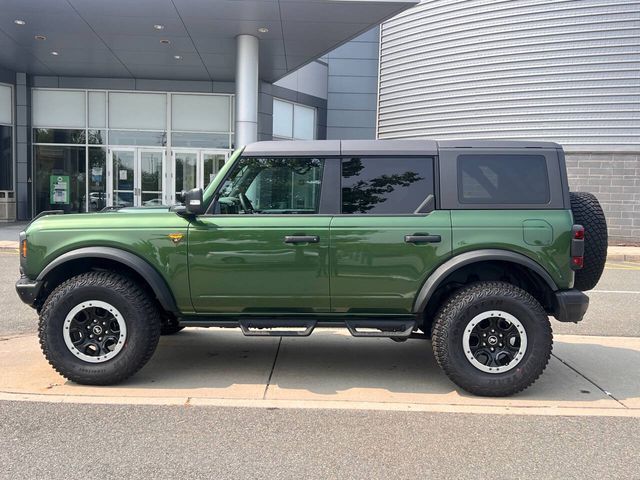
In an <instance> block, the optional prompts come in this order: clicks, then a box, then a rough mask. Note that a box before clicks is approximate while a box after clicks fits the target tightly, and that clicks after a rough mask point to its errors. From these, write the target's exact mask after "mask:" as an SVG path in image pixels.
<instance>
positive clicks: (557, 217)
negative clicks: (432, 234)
mask: <svg viewBox="0 0 640 480" xmlns="http://www.w3.org/2000/svg"><path fill="white" fill-rule="evenodd" d="M451 225H452V228H453V248H452V250H453V251H452V253H453V255H458V254H460V253H464V252H468V251H472V250H480V249H483V248H498V249H502V250H508V251H511V252H517V253H521V254H523V255H525V256H527V257H529V258H531V259H532V260H534V261H535V262H537V263H538V264H540V266H541V267H542V268H544V269H545V270H546V271H547V273H549V275H551V277H552V278H553V280H554V281H555V283H556V284H557V286H558V288H560V289H566V288H572V287H573V277H574V274H573V270H571V267H570V265H569V259H570V256H571V255H570V249H571V227H572V225H573V216H572V214H571V211H570V210H452V211H451Z"/></svg>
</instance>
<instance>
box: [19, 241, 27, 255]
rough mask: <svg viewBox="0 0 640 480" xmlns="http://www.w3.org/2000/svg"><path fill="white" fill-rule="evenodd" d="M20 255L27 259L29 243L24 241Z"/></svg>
mask: <svg viewBox="0 0 640 480" xmlns="http://www.w3.org/2000/svg"><path fill="white" fill-rule="evenodd" d="M20 254H21V255H22V258H27V241H26V240H22V243H21V244H20Z"/></svg>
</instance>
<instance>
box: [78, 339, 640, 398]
mask: <svg viewBox="0 0 640 480" xmlns="http://www.w3.org/2000/svg"><path fill="white" fill-rule="evenodd" d="M554 353H555V355H558V357H556V356H555V355H554V356H553V357H552V358H551V361H550V362H549V365H548V367H547V369H546V371H545V373H544V374H543V375H542V377H541V378H540V379H538V381H537V382H536V383H535V384H534V385H533V386H532V387H530V388H529V389H527V390H525V391H524V392H521V393H519V394H517V395H515V396H513V397H509V398H507V399H492V400H491V402H490V403H492V404H501V402H502V403H504V404H507V405H514V404H522V405H528V403H529V402H533V403H538V402H544V403H560V404H572V405H573V406H599V405H598V404H597V403H598V402H600V403H602V405H601V406H603V407H604V406H606V404H610V403H611V402H614V403H615V404H614V405H609V406H614V407H620V406H621V405H619V404H617V402H615V400H612V399H611V398H610V397H609V396H607V395H606V394H605V393H604V392H603V390H606V391H608V392H611V393H612V395H613V396H614V397H615V398H616V399H618V400H620V401H623V402H624V401H625V400H630V401H632V402H637V403H639V404H640V373H638V370H637V369H635V370H634V372H636V373H633V372H631V371H630V370H633V369H632V368H631V365H638V364H639V363H640V351H639V350H634V349H630V348H622V347H612V346H604V345H600V344H593V343H567V342H563V341H557V342H556V347H555V350H554ZM559 358H560V359H561V360H560V359H559ZM565 362H566V363H565ZM603 362H605V364H606V365H605V367H606V368H604V369H603V368H602V365H603ZM274 364H275V366H274ZM567 364H569V365H571V367H569V366H568V365H567ZM583 366H584V368H585V369H587V370H588V371H589V374H586V373H583V375H584V376H583V375H581V374H580V373H578V372H580V371H581V369H582V368H583ZM634 368H635V367H634ZM612 372H620V373H619V374H613V373H612ZM587 378H588V379H590V380H591V381H589V380H587ZM600 378H602V382H603V383H602V384H599V385H596V384H598V383H599V380H600ZM592 382H595V384H594V383H592ZM67 385H69V386H71V385H73V384H70V383H67ZM267 385H268V387H267ZM79 388H82V387H80V386H79ZM108 388H109V389H112V388H113V389H117V390H119V391H121V390H125V391H126V390H137V389H141V390H149V389H154V390H163V391H168V393H167V395H171V392H172V391H177V390H181V391H186V390H189V395H190V396H198V395H205V396H209V395H210V394H211V395H212V396H215V397H222V398H226V397H229V398H238V397H239V396H240V397H242V398H263V396H265V394H266V398H268V399H284V400H346V401H383V402H386V401H390V402H408V403H413V402H415V403H423V402H424V403H440V402H442V403H464V404H481V403H486V402H485V401H483V400H482V399H481V398H480V397H475V396H473V395H470V394H467V393H466V392H464V391H462V390H461V389H459V388H457V387H456V386H455V385H454V384H453V383H452V382H451V381H450V380H449V379H448V378H447V377H446V376H445V375H444V374H443V373H442V372H441V370H440V369H439V367H438V366H437V364H436V363H435V359H434V357H433V353H432V350H431V343H430V342H428V341H424V340H408V341H407V342H404V343H396V342H392V341H391V340H389V339H360V338H353V337H351V336H348V335H344V334H343V333H341V332H336V331H322V330H319V331H317V332H316V333H314V334H313V335H312V336H311V337H309V338H284V339H283V340H282V342H281V343H280V339H279V338H264V337H263V338H247V337H244V336H242V334H241V333H239V332H237V331H225V330H218V329H210V330H204V329H187V330H185V331H183V332H181V333H179V334H178V335H175V336H171V337H163V338H162V340H161V342H160V345H159V347H158V350H157V351H156V354H155V355H154V357H153V358H152V359H151V361H150V362H149V363H148V365H147V366H146V367H145V368H144V369H142V370H141V371H140V372H139V373H138V374H136V375H135V376H134V377H132V378H131V379H129V380H128V381H126V382H124V383H122V384H120V385H116V386H114V387H108ZM123 394H125V395H126V392H123ZM181 394H184V393H183V392H181ZM639 406H640V405H639Z"/></svg>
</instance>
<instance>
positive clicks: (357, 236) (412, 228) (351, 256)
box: [331, 211, 451, 315]
mask: <svg viewBox="0 0 640 480" xmlns="http://www.w3.org/2000/svg"><path fill="white" fill-rule="evenodd" d="M414 234H429V235H440V237H441V241H440V242H438V243H425V244H411V243H406V242H405V241H404V237H405V235H414ZM450 256H451V217H450V213H449V212H448V211H435V212H432V213H430V214H429V215H396V216H368V215H357V216H350V215H344V216H336V217H334V218H333V220H332V221H331V304H332V311H333V312H335V313H365V312H366V313H370V314H376V315H378V314H392V313H393V314H410V313H411V311H412V307H413V303H414V300H415V297H416V295H417V293H418V291H419V290H420V288H421V287H422V284H423V283H424V282H425V281H426V279H427V277H428V276H429V274H430V273H431V272H432V271H433V270H435V268H436V267H437V266H438V265H440V264H441V263H443V262H444V261H446V260H447V259H448V258H449V257H450Z"/></svg>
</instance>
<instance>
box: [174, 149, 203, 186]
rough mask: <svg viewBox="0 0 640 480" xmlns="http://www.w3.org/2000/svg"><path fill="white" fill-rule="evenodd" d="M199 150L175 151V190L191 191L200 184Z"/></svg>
mask: <svg viewBox="0 0 640 480" xmlns="http://www.w3.org/2000/svg"><path fill="white" fill-rule="evenodd" d="M198 157H199V155H198V152H187V151H184V152H182V151H176V152H173V158H174V165H175V169H176V173H175V179H176V181H175V192H176V194H180V192H182V191H185V192H187V191H189V190H191V189H192V188H196V185H197V184H198Z"/></svg>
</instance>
